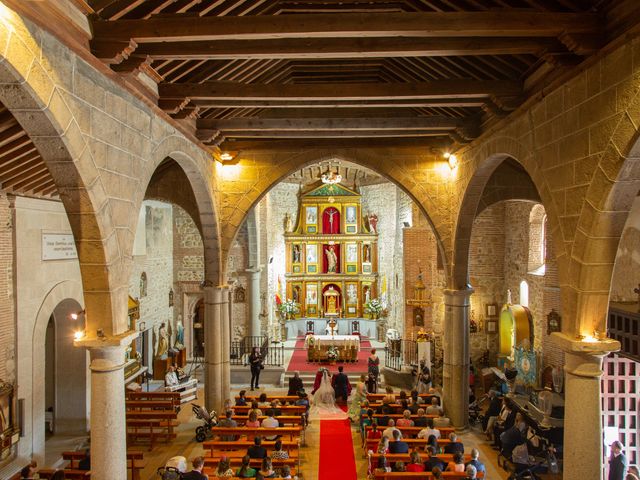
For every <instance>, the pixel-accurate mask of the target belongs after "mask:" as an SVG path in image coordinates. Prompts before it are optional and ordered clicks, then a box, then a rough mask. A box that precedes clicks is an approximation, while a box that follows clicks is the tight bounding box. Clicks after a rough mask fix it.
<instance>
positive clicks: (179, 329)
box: [173, 320, 184, 350]
mask: <svg viewBox="0 0 640 480" xmlns="http://www.w3.org/2000/svg"><path fill="white" fill-rule="evenodd" d="M173 346H174V347H175V348H176V349H177V350H184V325H183V324H182V320H178V324H177V325H176V341H175V343H174V345H173Z"/></svg>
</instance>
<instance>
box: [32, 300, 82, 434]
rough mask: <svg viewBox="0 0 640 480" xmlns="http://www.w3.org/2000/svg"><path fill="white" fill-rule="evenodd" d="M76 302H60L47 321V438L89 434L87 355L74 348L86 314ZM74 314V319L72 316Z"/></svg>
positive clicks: (42, 346) (45, 366)
mask: <svg viewBox="0 0 640 480" xmlns="http://www.w3.org/2000/svg"><path fill="white" fill-rule="evenodd" d="M78 312H82V307H81V306H80V304H79V303H78V302H77V301H76V300H73V299H66V300H63V301H62V302H60V303H59V304H58V305H57V306H56V307H55V309H54V310H53V312H52V313H51V316H50V317H49V320H48V322H47V328H46V334H45V339H44V344H41V347H40V348H43V349H44V351H45V362H44V366H43V367H44V368H43V369H44V380H45V395H44V399H45V400H44V401H45V405H44V410H45V420H46V424H47V425H46V427H47V432H46V434H47V435H51V434H53V435H84V434H86V433H87V431H88V411H89V409H88V398H87V397H88V395H87V386H88V384H89V382H88V380H87V375H88V373H87V372H88V369H87V368H86V365H87V353H86V351H85V350H84V349H81V348H76V347H74V345H73V340H74V335H75V333H76V332H78V331H83V330H84V314H82V313H81V314H78ZM72 314H76V315H74V317H77V318H74V317H72Z"/></svg>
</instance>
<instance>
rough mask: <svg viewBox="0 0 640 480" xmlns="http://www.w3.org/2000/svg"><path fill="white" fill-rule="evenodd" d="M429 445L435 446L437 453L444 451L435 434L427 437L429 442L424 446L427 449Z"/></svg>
mask: <svg viewBox="0 0 640 480" xmlns="http://www.w3.org/2000/svg"><path fill="white" fill-rule="evenodd" d="M429 447H433V448H434V450H435V451H436V454H438V453H442V449H441V448H440V445H438V439H437V438H436V436H435V435H429V438H427V444H426V445H425V446H424V449H425V450H426V449H427V448H429Z"/></svg>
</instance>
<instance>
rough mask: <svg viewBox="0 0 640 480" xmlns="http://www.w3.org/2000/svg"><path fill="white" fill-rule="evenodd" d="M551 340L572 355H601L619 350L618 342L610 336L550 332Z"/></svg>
mask: <svg viewBox="0 0 640 480" xmlns="http://www.w3.org/2000/svg"><path fill="white" fill-rule="evenodd" d="M551 341H552V342H553V343H555V344H556V345H558V346H559V347H560V348H561V349H562V350H563V351H564V352H565V353H570V354H574V355H585V356H589V355H591V356H596V357H603V356H605V355H608V354H609V353H611V352H617V351H618V350H620V342H619V341H617V340H614V339H612V338H604V339H602V340H600V339H597V338H582V337H574V336H570V335H567V334H566V333H562V332H554V333H552V334H551Z"/></svg>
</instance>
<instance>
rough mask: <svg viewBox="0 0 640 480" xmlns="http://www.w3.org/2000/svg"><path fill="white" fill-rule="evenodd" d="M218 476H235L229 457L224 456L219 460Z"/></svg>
mask: <svg viewBox="0 0 640 480" xmlns="http://www.w3.org/2000/svg"><path fill="white" fill-rule="evenodd" d="M215 476H216V477H233V470H232V469H231V466H230V465H229V457H222V458H221V459H220V462H218V468H217V469H216V474H215Z"/></svg>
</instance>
